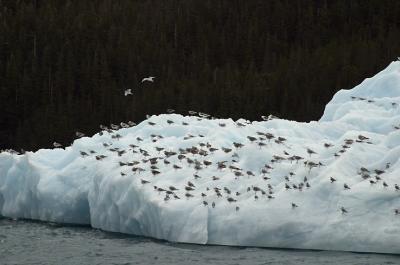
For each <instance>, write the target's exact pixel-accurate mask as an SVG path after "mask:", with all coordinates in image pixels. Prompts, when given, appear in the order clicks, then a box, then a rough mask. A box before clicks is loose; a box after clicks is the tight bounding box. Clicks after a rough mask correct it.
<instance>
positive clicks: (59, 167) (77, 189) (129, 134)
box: [0, 61, 400, 253]
mask: <svg viewBox="0 0 400 265" xmlns="http://www.w3.org/2000/svg"><path fill="white" fill-rule="evenodd" d="M399 104H400V62H399V61H397V62H393V63H391V64H390V65H389V66H388V67H387V68H386V69H385V70H383V71H382V72H380V73H378V74H377V75H376V76H374V77H372V78H369V79H366V80H365V81H363V82H362V83H361V84H360V85H358V86H356V87H355V88H353V89H351V90H341V91H339V92H338V93H337V94H336V95H335V96H334V97H333V99H332V101H331V102H330V103H329V104H328V105H327V106H326V109H325V112H324V114H323V116H322V118H321V119H320V121H312V122H310V123H300V122H295V121H288V120H282V119H271V120H268V121H261V122H259V121H254V122H249V121H246V120H238V121H233V120H231V119H207V118H202V117H197V116H181V115H177V114H168V115H159V116H152V117H150V118H149V119H148V120H146V121H143V122H142V123H140V124H138V125H136V126H131V127H129V126H124V127H128V128H121V129H116V128H115V129H107V128H105V127H103V129H104V130H102V131H101V132H100V133H98V134H96V135H94V136H92V137H82V138H80V139H77V140H75V142H74V143H73V144H72V145H71V146H69V147H66V148H65V149H62V148H55V149H52V150H45V149H42V150H39V151H37V152H27V153H26V154H24V155H17V154H13V153H10V152H2V153H1V154H0V215H2V216H5V217H12V218H28V219H36V220H43V221H51V222H60V223H71V224H90V225H92V226H93V227H96V228H101V229H104V230H107V231H115V232H122V233H129V234H135V235H144V236H150V237H154V238H160V239H166V240H170V241H176V242H189V243H199V244H224V245H245V246H262V247H283V248H304V249H327V250H347V251H368V252H384V253H400V214H399V210H398V209H400V188H399V186H398V185H400V161H399V157H400V107H399ZM114 127H115V126H114ZM396 209H397V211H396Z"/></svg>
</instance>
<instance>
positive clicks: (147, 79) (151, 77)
mask: <svg viewBox="0 0 400 265" xmlns="http://www.w3.org/2000/svg"><path fill="white" fill-rule="evenodd" d="M154 78H155V77H154V76H149V77H145V78H143V79H142V83H143V82H145V81H148V82H154Z"/></svg>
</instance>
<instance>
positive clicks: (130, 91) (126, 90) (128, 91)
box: [124, 88, 133, 97]
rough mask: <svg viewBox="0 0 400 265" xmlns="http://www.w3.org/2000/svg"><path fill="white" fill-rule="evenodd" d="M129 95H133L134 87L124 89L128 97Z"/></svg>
mask: <svg viewBox="0 0 400 265" xmlns="http://www.w3.org/2000/svg"><path fill="white" fill-rule="evenodd" d="M128 95H133V94H132V89H130V88H129V89H125V91H124V96H125V97H126V96H128Z"/></svg>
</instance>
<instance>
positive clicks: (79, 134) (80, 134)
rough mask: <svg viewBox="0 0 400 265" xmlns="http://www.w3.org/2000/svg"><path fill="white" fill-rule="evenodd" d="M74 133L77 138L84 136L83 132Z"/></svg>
mask: <svg viewBox="0 0 400 265" xmlns="http://www.w3.org/2000/svg"><path fill="white" fill-rule="evenodd" d="M75 135H76V136H77V137H78V138H81V137H84V136H85V134H84V133H82V132H75Z"/></svg>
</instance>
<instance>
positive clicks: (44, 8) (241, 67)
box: [0, 0, 400, 150]
mask: <svg viewBox="0 0 400 265" xmlns="http://www.w3.org/2000/svg"><path fill="white" fill-rule="evenodd" d="M399 18H400V1H397V0H393V1H389V0H388V1H383V0H352V1H348V0H340V1H329V0H297V1H294V0H131V1H128V0H127V1H119V0H94V1H80V0H30V1H28V0H0V148H5V147H7V148H11V147H13V148H18V149H19V148H24V149H28V150H30V149H37V148H39V147H48V146H50V145H51V143H52V142H53V141H55V140H56V141H59V142H62V143H64V144H67V143H69V142H71V140H72V139H73V135H74V132H75V130H79V131H84V132H87V133H88V134H90V133H94V132H95V131H97V129H98V125H99V124H109V123H118V122H120V121H127V120H133V121H140V120H143V119H144V117H145V114H156V113H163V112H165V110H166V109H167V108H173V109H176V110H177V112H181V113H186V111H187V110H198V111H203V112H206V113H211V114H213V115H215V116H218V117H232V118H234V119H236V118H240V117H243V118H248V119H252V120H254V119H260V118H259V117H260V115H266V114H274V115H277V116H279V117H282V118H287V119H295V120H299V121H308V120H312V119H318V118H319V117H320V116H321V115H322V112H323V110H324V105H325V104H326V103H327V102H328V101H329V100H330V99H331V97H332V95H333V94H334V93H335V92H336V91H337V90H339V89H348V88H351V87H353V86H354V85H356V84H357V83H359V82H361V81H362V80H363V79H364V78H365V77H368V76H371V75H372V74H374V73H376V72H377V71H379V70H380V69H382V68H383V67H385V66H386V65H387V64H388V63H390V62H391V61H393V60H395V58H396V57H397V56H399V55H400V45H399V43H400V19H399ZM148 75H154V76H156V82H154V83H152V84H150V83H149V84H147V83H146V84H141V82H140V80H141V79H142V78H143V77H145V76H148ZM124 88H131V89H132V90H133V93H134V95H133V96H130V97H124V95H123V90H124Z"/></svg>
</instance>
